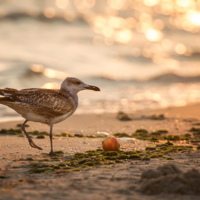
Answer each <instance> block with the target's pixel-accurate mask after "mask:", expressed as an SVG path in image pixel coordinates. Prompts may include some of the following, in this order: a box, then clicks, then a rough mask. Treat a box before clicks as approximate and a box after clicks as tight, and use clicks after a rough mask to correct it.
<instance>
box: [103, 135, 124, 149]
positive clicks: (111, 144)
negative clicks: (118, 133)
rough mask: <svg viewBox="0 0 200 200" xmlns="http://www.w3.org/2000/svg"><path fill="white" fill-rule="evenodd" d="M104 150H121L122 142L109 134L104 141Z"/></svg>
mask: <svg viewBox="0 0 200 200" xmlns="http://www.w3.org/2000/svg"><path fill="white" fill-rule="evenodd" d="M102 148H103V150H104V151H119V148H120V144H119V142H118V140H117V139H116V138H115V137H114V136H109V137H107V138H105V139H104V140H103V141H102Z"/></svg>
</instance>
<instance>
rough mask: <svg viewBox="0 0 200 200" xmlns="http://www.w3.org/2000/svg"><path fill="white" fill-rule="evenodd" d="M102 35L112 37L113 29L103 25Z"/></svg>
mask: <svg viewBox="0 0 200 200" xmlns="http://www.w3.org/2000/svg"><path fill="white" fill-rule="evenodd" d="M103 35H104V36H105V37H112V36H113V35H114V31H113V29H112V28H110V27H104V28H103Z"/></svg>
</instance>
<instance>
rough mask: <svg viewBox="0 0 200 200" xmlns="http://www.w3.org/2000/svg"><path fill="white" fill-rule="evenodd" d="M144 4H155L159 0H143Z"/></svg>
mask: <svg viewBox="0 0 200 200" xmlns="http://www.w3.org/2000/svg"><path fill="white" fill-rule="evenodd" d="M143 2H144V4H145V5H146V6H155V5H156V4H158V3H159V0H143Z"/></svg>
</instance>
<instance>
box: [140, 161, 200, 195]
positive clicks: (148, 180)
mask: <svg viewBox="0 0 200 200" xmlns="http://www.w3.org/2000/svg"><path fill="white" fill-rule="evenodd" d="M137 190H138V191H139V192H141V193H144V194H148V195H156V194H160V193H167V194H190V195H191V194H193V195H199V194H200V173H199V171H198V170H197V169H190V170H188V171H187V172H184V173H183V172H182V171H181V170H180V169H179V168H178V167H177V166H176V165H174V164H172V163H167V164H165V165H163V166H159V167H158V168H157V169H156V170H152V169H148V170H147V171H145V172H143V173H142V175H141V180H140V185H139V186H138V188H137Z"/></svg>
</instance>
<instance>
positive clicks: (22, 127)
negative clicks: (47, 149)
mask: <svg viewBox="0 0 200 200" xmlns="http://www.w3.org/2000/svg"><path fill="white" fill-rule="evenodd" d="M26 122H28V120H26V121H25V122H24V123H23V124H22V126H21V129H22V132H23V133H24V134H25V135H26V137H27V138H28V141H29V144H30V146H31V147H33V148H37V149H39V150H42V148H40V147H38V146H37V145H36V144H35V143H34V142H33V140H32V139H31V138H30V136H29V135H28V133H27V132H26V130H25V124H26Z"/></svg>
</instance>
